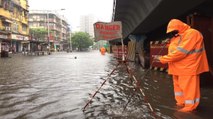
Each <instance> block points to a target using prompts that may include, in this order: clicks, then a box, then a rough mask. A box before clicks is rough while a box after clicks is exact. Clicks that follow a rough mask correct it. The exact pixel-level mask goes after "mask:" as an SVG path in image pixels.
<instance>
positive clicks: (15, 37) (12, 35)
mask: <svg viewBox="0 0 213 119" xmlns="http://www.w3.org/2000/svg"><path fill="white" fill-rule="evenodd" d="M11 39H14V40H29V38H28V36H22V35H16V34H11Z"/></svg>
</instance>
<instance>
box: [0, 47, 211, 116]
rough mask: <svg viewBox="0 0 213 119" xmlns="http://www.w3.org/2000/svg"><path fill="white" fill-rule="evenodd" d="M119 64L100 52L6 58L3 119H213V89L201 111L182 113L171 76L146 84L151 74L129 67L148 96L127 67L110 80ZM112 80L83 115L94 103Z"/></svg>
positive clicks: (2, 62)
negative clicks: (87, 104) (140, 89)
mask: <svg viewBox="0 0 213 119" xmlns="http://www.w3.org/2000/svg"><path fill="white" fill-rule="evenodd" d="M75 57H76V58H75ZM116 64H117V62H116V60H115V59H113V58H112V56H111V55H109V54H106V55H104V56H102V55H101V54H100V53H99V52H98V51H91V52H81V53H79V52H74V53H54V54H52V55H46V56H22V55H20V54H16V55H13V56H12V58H0V119H155V118H156V119H211V118H212V116H211V112H212V108H213V101H212V99H213V89H212V88H207V87H205V88H204V87H202V89H201V92H202V98H201V103H200V106H199V108H198V110H196V111H194V112H191V113H180V112H178V111H176V110H177V108H176V107H175V101H174V99H173V97H174V96H173V87H172V81H171V77H170V76H168V75H167V74H166V73H164V72H159V71H154V70H151V71H150V72H149V73H148V74H147V75H146V76H145V78H143V79H142V77H143V76H144V73H145V70H143V69H141V67H140V66H138V65H134V64H133V63H129V64H128V66H129V67H130V68H131V69H132V71H133V72H134V76H135V77H136V79H137V80H140V81H141V88H142V90H143V92H144V94H145V96H143V95H142V94H141V93H140V92H139V91H137V90H136V91H135V90H134V87H133V85H132V82H131V79H130V78H129V74H128V73H127V72H126V69H125V68H126V67H125V65H123V64H120V65H119V67H118V68H117V69H116V70H115V72H114V73H113V74H112V75H111V76H110V77H109V76H108V75H109V74H110V72H111V71H112V70H113V69H115V66H116ZM107 78H109V80H108V81H106V83H105V84H104V85H103V87H102V88H101V90H100V91H99V92H98V93H97V94H96V96H95V97H94V99H93V100H92V103H91V104H90V105H89V106H88V107H87V108H86V110H85V111H84V112H83V111H82V108H83V107H84V106H85V104H86V102H87V101H88V99H89V97H90V96H91V95H92V94H93V93H95V91H96V90H97V88H98V87H100V86H101V84H102V82H104V80H105V79H107ZM127 102H129V103H128V104H127ZM148 103H149V104H150V105H151V107H152V108H153V111H151V109H150V106H149V105H148ZM124 108H125V109H124Z"/></svg>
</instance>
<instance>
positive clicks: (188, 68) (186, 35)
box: [159, 19, 209, 75]
mask: <svg viewBox="0 0 213 119" xmlns="http://www.w3.org/2000/svg"><path fill="white" fill-rule="evenodd" d="M173 30H178V31H179V33H178V36H176V37H173V38H172V39H171V41H170V45H169V49H168V55H165V56H162V57H160V58H159V59H160V62H161V63H164V64H165V63H168V66H169V69H168V73H169V74H172V75H197V74H200V73H202V72H206V71H209V67H208V62H207V58H206V52H205V48H204V42H203V36H202V34H201V33H200V32H199V31H197V30H195V29H192V28H190V26H188V25H187V24H185V23H183V22H182V21H180V20H177V19H172V20H171V21H170V22H169V24H168V26H167V33H168V32H171V31H173Z"/></svg>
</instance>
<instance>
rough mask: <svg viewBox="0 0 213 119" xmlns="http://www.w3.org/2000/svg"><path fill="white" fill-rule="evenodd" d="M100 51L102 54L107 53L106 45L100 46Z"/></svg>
mask: <svg viewBox="0 0 213 119" xmlns="http://www.w3.org/2000/svg"><path fill="white" fill-rule="evenodd" d="M100 52H101V54H102V55H105V53H106V49H105V47H101V48H100Z"/></svg>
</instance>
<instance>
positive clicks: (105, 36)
mask: <svg viewBox="0 0 213 119" xmlns="http://www.w3.org/2000/svg"><path fill="white" fill-rule="evenodd" d="M94 33H95V40H96V41H99V40H113V39H118V38H122V25H121V22H120V21H115V22H110V23H104V22H96V23H95V24H94Z"/></svg>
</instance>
